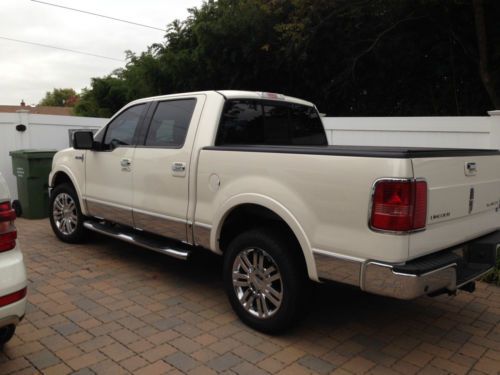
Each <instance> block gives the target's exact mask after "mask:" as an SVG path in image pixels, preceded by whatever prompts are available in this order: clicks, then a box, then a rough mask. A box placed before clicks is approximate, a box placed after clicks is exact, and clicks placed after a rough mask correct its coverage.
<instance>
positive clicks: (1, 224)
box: [0, 174, 27, 347]
mask: <svg viewBox="0 0 500 375" xmlns="http://www.w3.org/2000/svg"><path fill="white" fill-rule="evenodd" d="M15 219H16V214H15V212H14V210H13V209H12V206H11V202H10V194H9V190H8V188H7V184H6V183H5V180H4V178H3V177H2V175H1V174H0V275H1V276H0V347H2V346H3V345H4V344H5V343H6V342H7V341H9V340H10V339H11V338H12V336H13V335H14V332H15V330H16V325H17V324H18V323H19V322H20V321H21V319H22V318H23V317H24V314H25V311H26V291H27V281H26V268H25V266H24V261H23V254H22V253H21V250H20V249H19V246H18V244H17V241H16V240H17V231H16V227H15V226H14V221H15Z"/></svg>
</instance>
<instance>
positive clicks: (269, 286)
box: [232, 248, 283, 319]
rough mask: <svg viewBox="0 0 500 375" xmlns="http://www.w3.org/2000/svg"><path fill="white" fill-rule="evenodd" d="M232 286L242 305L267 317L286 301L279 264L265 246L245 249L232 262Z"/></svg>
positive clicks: (254, 314) (258, 314) (247, 309)
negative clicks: (266, 250)
mask: <svg viewBox="0 0 500 375" xmlns="http://www.w3.org/2000/svg"><path fill="white" fill-rule="evenodd" d="M232 281H233V287H234V290H235V292H236V296H237V298H238V300H239V301H240V303H241V305H242V306H243V308H244V309H245V310H246V311H247V312H249V313H250V314H252V315H253V316H255V317H257V318H261V319H266V318H269V317H271V316H272V315H274V314H275V313H276V312H277V311H278V310H279V308H280V306H281V302H282V301H283V280H282V279H281V274H280V270H279V267H278V265H277V264H276V262H275V261H274V259H273V258H272V257H271V256H270V255H269V254H268V253H266V252H265V251H264V250H261V249H257V248H251V249H246V250H243V251H242V252H240V253H239V254H238V256H236V258H235V260H234V263H233V274H232Z"/></svg>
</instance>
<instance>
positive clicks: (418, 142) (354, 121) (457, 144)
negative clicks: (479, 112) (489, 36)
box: [323, 111, 500, 149]
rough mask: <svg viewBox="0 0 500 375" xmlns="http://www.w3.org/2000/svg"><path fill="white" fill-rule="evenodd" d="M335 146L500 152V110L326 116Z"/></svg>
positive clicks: (330, 141)
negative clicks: (450, 114)
mask: <svg viewBox="0 0 500 375" xmlns="http://www.w3.org/2000/svg"><path fill="white" fill-rule="evenodd" d="M323 123H324V125H325V129H326V133H327V136H328V142H329V143H330V144H333V145H363V146H408V147H444V148H493V149H500V111H491V112H489V116H477V117H325V118H323Z"/></svg>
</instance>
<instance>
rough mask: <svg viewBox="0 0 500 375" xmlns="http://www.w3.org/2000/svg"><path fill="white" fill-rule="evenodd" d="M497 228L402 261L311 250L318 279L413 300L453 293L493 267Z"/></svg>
mask: <svg viewBox="0 0 500 375" xmlns="http://www.w3.org/2000/svg"><path fill="white" fill-rule="evenodd" d="M499 249H500V231H497V232H494V233H492V234H490V235H488V236H484V237H481V238H479V239H477V240H474V241H471V242H468V243H466V244H463V245H461V246H459V247H455V248H452V249H448V250H444V251H442V252H439V253H437V254H432V255H430V256H427V257H423V258H419V259H415V260H412V261H410V262H407V263H406V264H389V263H384V262H378V261H362V260H357V259H353V258H350V257H343V256H337V255H335V256H333V255H328V254H327V253H326V252H324V251H321V252H318V251H316V252H314V259H315V261H316V269H317V272H318V277H319V279H320V280H331V281H337V282H341V283H346V284H350V285H355V286H359V287H360V288H361V289H362V290H364V291H366V292H369V293H374V294H379V295H383V296H388V297H393V298H398V299H414V298H417V297H420V296H422V295H427V294H432V293H436V292H441V291H444V292H450V293H452V292H455V291H456V290H457V289H458V288H460V287H462V286H464V285H466V284H468V283H470V282H473V281H475V280H478V279H480V278H481V277H483V276H484V275H485V274H487V273H489V272H490V271H491V270H492V269H493V268H494V266H495V262H496V259H497V257H498V256H499Z"/></svg>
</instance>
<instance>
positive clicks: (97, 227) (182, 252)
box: [83, 221, 190, 260]
mask: <svg viewBox="0 0 500 375" xmlns="http://www.w3.org/2000/svg"><path fill="white" fill-rule="evenodd" d="M83 226H84V227H85V228H87V229H89V230H92V231H94V232H97V233H101V234H104V235H106V236H110V237H113V238H116V239H119V240H122V241H125V242H128V243H132V244H134V245H137V246H141V247H144V248H146V249H148V250H153V251H156V252H158V253H161V254H165V255H168V256H171V257H173V258H177V259H181V260H187V258H188V257H189V254H190V251H189V250H188V249H187V248H182V246H180V245H178V244H174V242H173V241H169V240H167V239H166V240H164V241H159V240H155V239H150V238H148V237H146V236H144V235H141V234H139V233H137V232H135V231H133V230H127V229H126V228H122V227H118V228H115V227H111V226H109V225H105V224H101V223H97V222H95V221H85V222H84V223H83Z"/></svg>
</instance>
